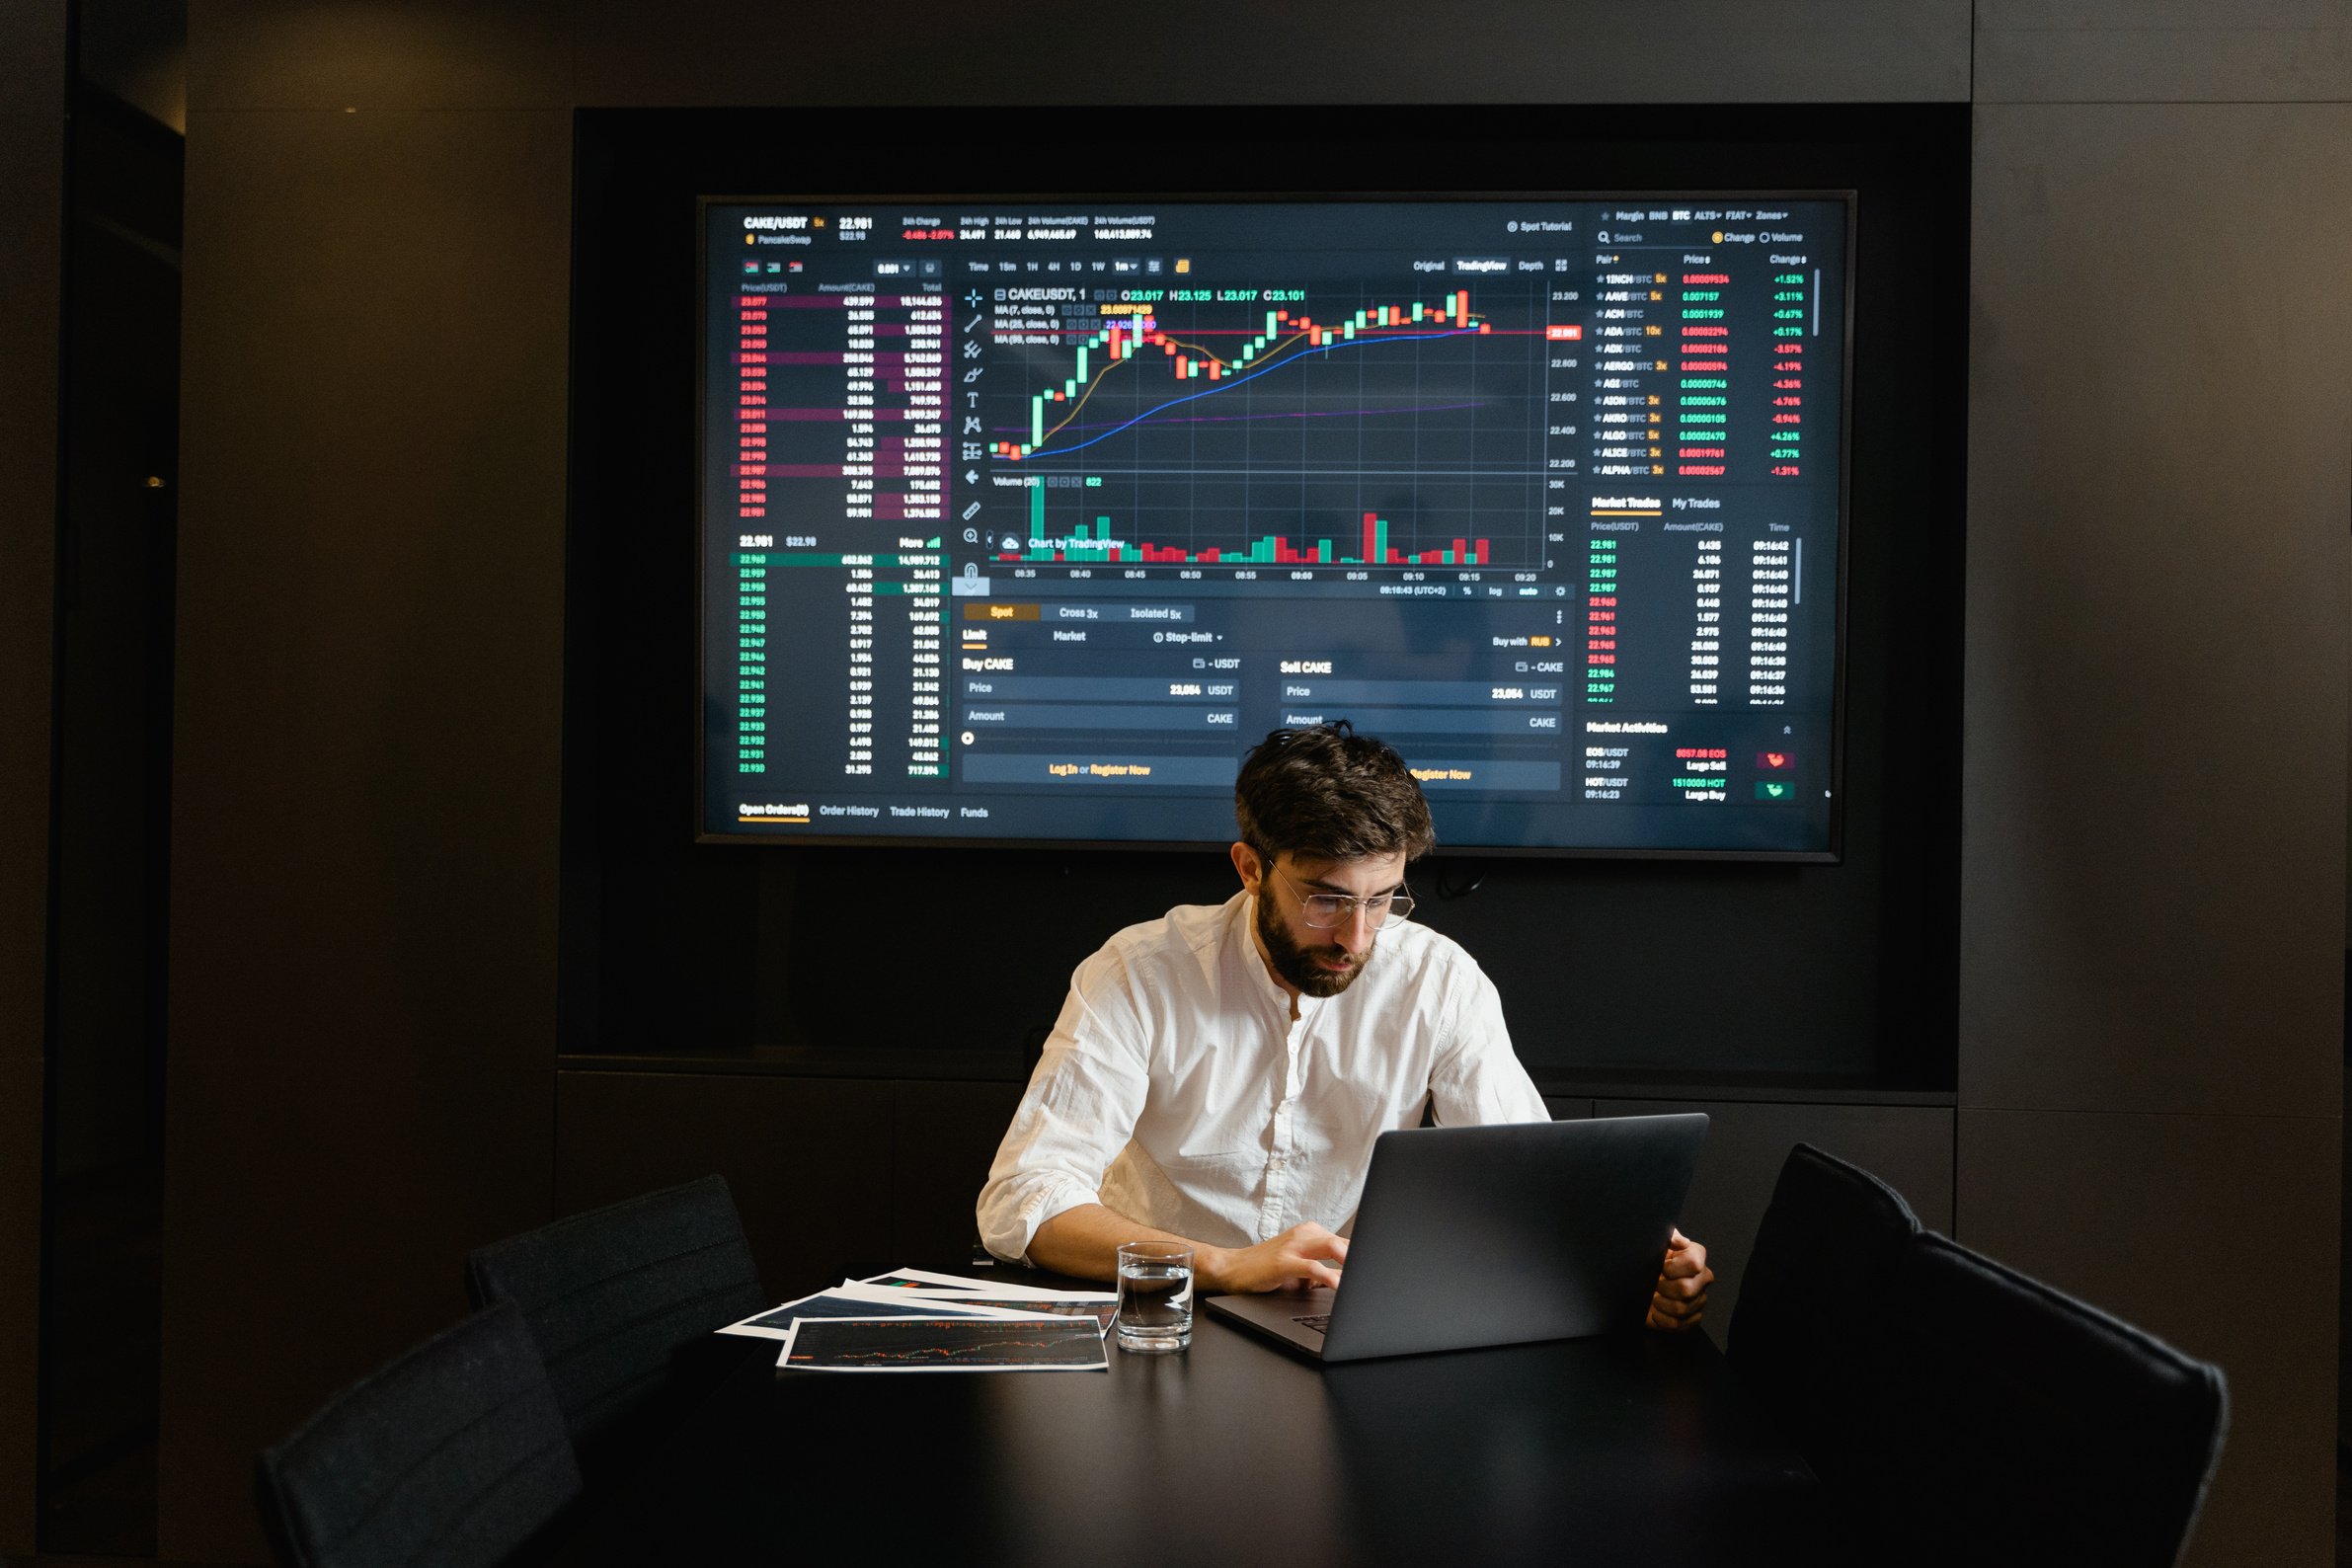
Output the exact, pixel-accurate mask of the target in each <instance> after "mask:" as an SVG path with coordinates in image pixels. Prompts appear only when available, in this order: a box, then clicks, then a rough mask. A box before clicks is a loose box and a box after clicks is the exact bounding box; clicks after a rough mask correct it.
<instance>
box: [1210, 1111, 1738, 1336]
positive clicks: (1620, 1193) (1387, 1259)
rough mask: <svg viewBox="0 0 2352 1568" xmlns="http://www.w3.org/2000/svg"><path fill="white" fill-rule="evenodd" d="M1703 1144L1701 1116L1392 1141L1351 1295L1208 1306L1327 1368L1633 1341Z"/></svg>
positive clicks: (1358, 1233) (1360, 1234)
mask: <svg viewBox="0 0 2352 1568" xmlns="http://www.w3.org/2000/svg"><path fill="white" fill-rule="evenodd" d="M1706 1136H1707V1119H1706V1118H1705V1117H1704V1116H1702V1115H1697V1114H1690V1115H1682V1116H1627V1117H1611V1118H1603V1119H1599V1120H1588V1121H1573V1122H1530V1123H1525V1124H1515V1125H1510V1126H1504V1127H1462V1128H1443V1127H1433V1128H1413V1129H1407V1130H1399V1131H1397V1132H1393V1133H1383V1134H1381V1135H1380V1137H1379V1139H1378V1141H1376V1142H1375V1143H1373V1144H1372V1169H1371V1170H1370V1171H1369V1172H1368V1173H1367V1174H1366V1176H1365V1182H1364V1197H1363V1199H1362V1200H1361V1201H1360V1202H1359V1203H1358V1205H1357V1209H1356V1227H1355V1233H1354V1235H1353V1237H1352V1238H1351V1239H1350V1241H1349V1244H1348V1262H1347V1268H1346V1271H1345V1284H1344V1286H1343V1287H1342V1288H1341V1289H1339V1290H1337V1291H1332V1290H1313V1291H1305V1292H1294V1291H1273V1292H1267V1293H1264V1294H1249V1295H1217V1296H1210V1297H1207V1298H1206V1299H1205V1301H1204V1303H1203V1304H1204V1305H1205V1307H1206V1308H1207V1310H1209V1311H1210V1312H1212V1313H1214V1314H1215V1315H1216V1316H1217V1317H1219V1318H1222V1319H1223V1320H1225V1321H1226V1322H1228V1323H1234V1324H1237V1325H1239V1326H1240V1327H1242V1328H1246V1329H1249V1330H1251V1331H1253V1332H1255V1333H1259V1334H1263V1335H1266V1336H1268V1337H1270V1338H1273V1339H1276V1340H1279V1341H1281V1342H1282V1343H1283V1344H1285V1345H1288V1346H1290V1347H1292V1348H1294V1349H1295V1350H1300V1351H1304V1352H1305V1353H1306V1354H1307V1355H1309V1356H1313V1357H1316V1358H1318V1359H1319V1360H1322V1361H1326V1362H1343V1361H1365V1360H1369V1359H1370V1358H1372V1357H1375V1356H1410V1355H1415V1354H1418V1353H1420V1352H1423V1351H1437V1350H1466V1349H1470V1348H1472V1347H1475V1346H1480V1345H1516V1344H1520V1343H1523V1342H1525V1341H1528V1340H1539V1339H1574V1338H1578V1337H1580V1336H1583V1335H1587V1334H1600V1333H1606V1332H1607V1331H1609V1330H1611V1329H1621V1328H1631V1327H1634V1326H1636V1325H1638V1324H1639V1323H1640V1322H1641V1321H1642V1319H1643V1316H1644V1315H1645V1313H1646V1312H1647V1310H1648V1307H1649V1300H1650V1293H1651V1291H1652V1290H1653V1289H1654V1288H1655V1287H1656V1285H1657V1282H1658V1264H1659V1260H1660V1259H1661V1258H1663V1257H1665V1255H1666V1243H1667V1241H1668V1240H1669V1238H1670V1237H1671V1235H1672V1233H1673V1230H1674V1226H1675V1220H1676V1218H1677V1217H1678V1216H1679V1215H1681V1214H1682V1212H1683V1199H1684V1196H1685V1195H1686V1193H1687V1192H1688V1191H1689V1190H1690V1176H1691V1172H1692V1171H1693V1170H1695V1169H1696V1168H1697V1165H1698V1150H1699V1145H1700V1144H1701V1143H1703V1142H1705V1140H1706Z"/></svg>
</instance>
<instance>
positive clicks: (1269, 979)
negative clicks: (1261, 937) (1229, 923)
mask: <svg viewBox="0 0 2352 1568" xmlns="http://www.w3.org/2000/svg"><path fill="white" fill-rule="evenodd" d="M1240 901H1241V902H1240V908H1239V911H1238V912H1237V914H1236V915H1235V917H1234V930H1233V936H1234V940H1235V941H1236V942H1238V943H1239V944H1240V947H1241V965H1242V968H1244V969H1246V970H1248V971H1249V975H1250V979H1251V980H1252V981H1253V982H1254V983H1255V984H1256V986H1257V990H1258V994H1259V995H1260V996H1262V997H1264V998H1265V999H1266V1000H1268V1001H1270V1002H1272V1003H1273V1004H1274V1007H1275V1010H1276V1011H1277V1012H1279V1013H1280V1014H1281V1015H1282V1020H1283V1027H1284V1028H1285V1029H1288V1028H1289V1027H1290V1026H1291V993H1290V992H1289V991H1287V990H1285V989H1283V987H1282V983H1281V982H1280V981H1278V980H1276V979H1275V978H1274V974H1273V972H1272V971H1271V970H1269V969H1268V968H1267V967H1266V957H1265V955H1264V954H1262V953H1260V952H1259V951H1258V938H1257V929H1258V897H1257V895H1256V894H1254V893H1249V892H1244V893H1242V894H1241V895H1240ZM1332 1000H1333V998H1332V997H1329V996H1309V995H1307V994H1306V993H1305V992H1304V991H1301V992H1299V993H1298V1021H1299V1022H1300V1023H1301V1024H1311V1023H1313V1022H1314V1018H1315V1014H1317V1013H1319V1012H1321V1011H1322V1010H1323V1008H1324V1007H1326V1006H1328V1005H1329V1004H1330V1003H1331V1001H1332Z"/></svg>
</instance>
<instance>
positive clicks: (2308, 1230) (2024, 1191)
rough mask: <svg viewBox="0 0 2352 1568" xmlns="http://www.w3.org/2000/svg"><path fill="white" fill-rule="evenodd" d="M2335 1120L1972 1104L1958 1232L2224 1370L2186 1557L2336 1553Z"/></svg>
mask: <svg viewBox="0 0 2352 1568" xmlns="http://www.w3.org/2000/svg"><path fill="white" fill-rule="evenodd" d="M2338 1131H2339V1124H2338V1122H2337V1120H2336V1119H2335V1118H2334V1117H2330V1116H2313V1117H2226V1116H2103V1115H2080V1114H2068V1113H2058V1114H2052V1113H2038V1112H2015V1111H1971V1110H1966V1109H1963V1110H1962V1111H1961V1113H1960V1119H1959V1155H1960V1157H1959V1172H1960V1188H1959V1193H1960V1208H1959V1216H1958V1217H1959V1239H1960V1240H1961V1241H1962V1242H1964V1243H1966V1244H1967V1245H1969V1246H1972V1247H1975V1248H1977V1249H1978V1250H1979V1251H1982V1252H1986V1253H1989V1254H1991V1255H1992V1256H1994V1257H1996V1258H1999V1260H2000V1261H2001V1262H2003V1263H2006V1264H2009V1265H2011V1266H2012V1267H2014V1268H2018V1269H2022V1270H2024V1271H2025V1272H2026V1273H2028V1274H2030V1275H2033V1276H2034V1277H2035V1278H2037V1279H2041V1280H2046V1281H2048V1282H2049V1283H2050V1284H2052V1285H2054V1286H2056V1287H2058V1288H2059V1289H2060V1290H2062V1291H2067V1292H2071V1293H2073V1294H2076V1295H2078V1296H2080V1297H2081V1298H2083V1299H2084V1300H2086V1301H2089V1302H2090V1303H2091V1304H2092V1305H2094V1306H2098V1307H2102V1308H2104V1309H2106V1310H2107V1311H2110V1312H2114V1313H2116V1314H2117V1315H2119V1316H2121V1317H2123V1318H2126V1319H2128V1320H2129V1321H2131V1322H2134V1323H2137V1324H2139V1325H2140V1326H2141V1327H2142V1328H2145V1329H2147V1330H2149V1331H2150V1332H2151V1333H2154V1334H2156V1335H2157V1336H2159V1337H2160V1338H2162V1339H2165V1340H2167V1341H2169V1342H2171V1343H2172V1344H2174V1345H2177V1346H2179V1347H2180V1348H2181V1349H2182V1350H2184V1351H2187V1352H2188V1353H2189V1354H2190V1355H2192V1356H2201V1357H2204V1358H2206V1359H2207V1360H2210V1361H2213V1362H2217V1363H2219V1364H2220V1366H2221V1368H2222V1370H2223V1371H2224V1372H2226V1373H2227V1374H2228V1376H2229V1378H2230V1436H2229V1446H2228V1447H2227V1448H2226V1449H2225V1450H2223V1453H2222V1465H2221V1470H2220V1472H2219V1474H2218V1475H2217V1476H2216V1477H2215V1479H2214V1483H2213V1489H2212V1492H2211V1494H2210V1495H2209V1496H2208V1498H2207V1500H2206V1507H2205V1515H2204V1518H2203V1519H2202V1520H2201V1521H2200V1522H2199V1524H2198V1526H2197V1533H2196V1538H2195V1540H2194V1541H2193V1543H2192V1544H2191V1547H2190V1551H2189V1555H2188V1558H2187V1560H2188V1562H2189V1563H2191V1564H2192V1565H2205V1564H2210V1565H2214V1568H2222V1565H2225V1564H2240V1563H2290V1562H2294V1563H2319V1562H2329V1561H2332V1560H2334V1540H2335V1536H2334V1529H2333V1526H2334V1513H2335V1507H2334V1503H2335V1480H2334V1474H2335V1452H2334V1445H2333V1444H2332V1443H2330V1442H2329V1441H2328V1439H2329V1437H2330V1435H2331V1434H2332V1432H2333V1430H2334V1425H2335V1375H2334V1373H2335V1360H2336V1354H2337V1347H2336V1334H2335V1330H2336V1311H2335V1305H2336V1302H2335V1293H2336V1271H2335V1267H2334V1263H2335V1258H2334V1248H2335V1235H2336V1219H2337V1216H2336V1172H2337V1168H2338V1162H2339V1160H2340V1159H2341V1157H2342V1151H2341V1149H2340V1147H2339V1138H2338Z"/></svg>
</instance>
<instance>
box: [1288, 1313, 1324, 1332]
mask: <svg viewBox="0 0 2352 1568" xmlns="http://www.w3.org/2000/svg"><path fill="white" fill-rule="evenodd" d="M1291 1321H1292V1322H1294V1323H1297V1324H1299V1325H1301V1326H1302V1327H1306V1328H1311V1329H1313V1330H1314V1331H1315V1332H1316V1333H1318V1334H1328V1333H1330V1332H1331V1314H1330V1313H1329V1312H1317V1313H1315V1314H1314V1315H1312V1316H1311V1317H1294V1318H1293V1319H1291Z"/></svg>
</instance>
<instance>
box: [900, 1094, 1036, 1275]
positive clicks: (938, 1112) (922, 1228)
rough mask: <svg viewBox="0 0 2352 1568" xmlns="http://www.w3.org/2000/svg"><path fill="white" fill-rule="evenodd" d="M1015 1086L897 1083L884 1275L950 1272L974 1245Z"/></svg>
mask: <svg viewBox="0 0 2352 1568" xmlns="http://www.w3.org/2000/svg"><path fill="white" fill-rule="evenodd" d="M1023 1087H1025V1086H1024V1085H1022V1084H1018V1083H899V1084H895V1085H893V1088H894V1090H895V1106H896V1128H895V1134H896V1136H895V1137H894V1138H893V1141H892V1160H891V1255H890V1260H889V1262H888V1264H887V1265H886V1267H890V1268H896V1267H898V1266H899V1265H901V1264H911V1265H913V1266H914V1267H916V1268H933V1269H956V1268H959V1267H960V1266H961V1265H962V1264H963V1262H964V1260H965V1259H967V1258H969V1257H970V1256H971V1254H972V1248H973V1246H974V1244H975V1243H977V1242H978V1241H979V1239H980V1224H979V1221H978V1220H977V1219H976V1218H975V1217H974V1214H973V1211H974V1208H975V1206H976V1205H977V1204H978V1203H979V1202H980V1184H981V1183H982V1182H984V1181H986V1180H987V1179H988V1164H989V1162H990V1161H992V1160H993V1159H995V1157H996V1145H997V1144H998V1143H1000V1142H1002V1141H1003V1140H1004V1130H1005V1129H1006V1128H1007V1127H1008V1126H1010V1125H1011V1123H1012V1119H1013V1108H1014V1107H1015V1106H1017V1105H1019V1104H1020V1103H1021V1091H1022V1089H1023Z"/></svg>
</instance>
